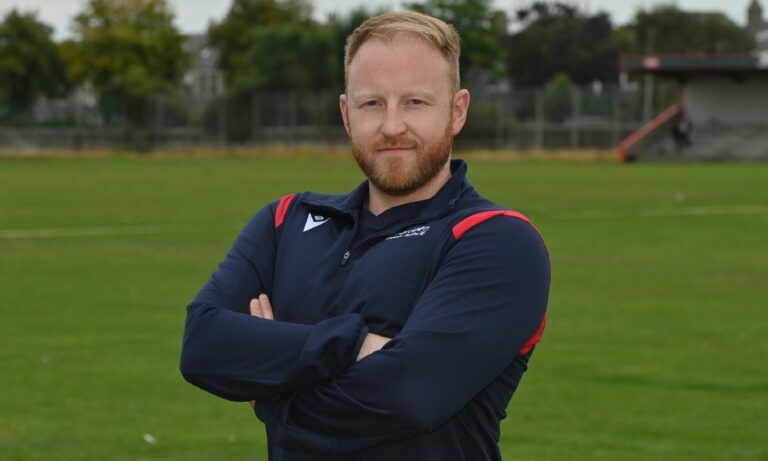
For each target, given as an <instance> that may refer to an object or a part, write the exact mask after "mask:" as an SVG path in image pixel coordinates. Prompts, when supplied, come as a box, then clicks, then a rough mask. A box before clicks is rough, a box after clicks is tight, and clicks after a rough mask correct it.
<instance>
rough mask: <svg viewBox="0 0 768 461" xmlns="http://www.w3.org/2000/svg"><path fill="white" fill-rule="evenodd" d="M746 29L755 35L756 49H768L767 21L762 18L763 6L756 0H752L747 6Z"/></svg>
mask: <svg viewBox="0 0 768 461" xmlns="http://www.w3.org/2000/svg"><path fill="white" fill-rule="evenodd" d="M747 30H748V31H750V32H752V34H753V35H754V36H755V43H756V44H757V49H758V50H760V51H768V21H766V20H765V19H764V18H763V7H762V5H760V2H759V1H758V0H752V2H751V3H750V4H749V8H747Z"/></svg>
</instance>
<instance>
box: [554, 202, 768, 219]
mask: <svg viewBox="0 0 768 461" xmlns="http://www.w3.org/2000/svg"><path fill="white" fill-rule="evenodd" d="M759 214H768V205H720V206H690V207H680V206H678V207H661V208H638V209H634V210H631V209H624V210H616V209H596V210H574V211H561V212H554V213H547V214H546V215H543V214H542V217H549V218H554V219H563V220H572V219H573V220H576V219H611V218H669V217H687V216H729V215H759Z"/></svg>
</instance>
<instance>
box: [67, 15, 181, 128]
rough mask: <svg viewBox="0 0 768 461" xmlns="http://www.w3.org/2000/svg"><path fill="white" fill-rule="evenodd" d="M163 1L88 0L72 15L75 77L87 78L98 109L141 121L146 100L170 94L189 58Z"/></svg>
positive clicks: (132, 122)
mask: <svg viewBox="0 0 768 461" xmlns="http://www.w3.org/2000/svg"><path fill="white" fill-rule="evenodd" d="M173 18H174V14H173V11H172V10H171V8H170V7H169V5H168V3H167V2H166V1H165V0H90V1H89V2H88V4H87V5H86V7H85V10H84V11H83V12H81V13H80V14H78V15H77V17H76V18H75V21H74V31H75V34H76V36H77V40H76V43H77V50H76V53H70V55H71V57H72V59H73V61H75V62H74V63H73V65H74V70H73V74H74V76H75V77H77V78H80V79H83V80H87V81H90V82H91V83H92V84H93V87H94V89H95V90H96V92H97V94H98V96H99V101H100V105H101V108H102V111H103V113H105V115H106V116H107V117H108V118H109V116H110V115H112V114H114V113H116V112H119V113H121V114H122V115H123V117H124V118H125V119H126V120H127V121H128V122H130V123H131V124H133V125H134V126H136V125H140V124H141V122H142V117H143V115H144V112H145V106H146V104H147V100H148V98H149V97H150V96H152V95H157V94H162V93H171V92H173V91H175V90H176V88H177V87H178V83H179V81H180V80H181V77H182V76H183V73H184V71H185V69H186V67H187V65H188V63H189V56H188V55H187V54H186V52H185V51H184V50H183V47H182V46H183V38H182V36H181V34H180V33H179V32H178V31H177V30H176V28H175V27H174V25H173Z"/></svg>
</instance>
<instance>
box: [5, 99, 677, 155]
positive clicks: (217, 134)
mask: <svg viewBox="0 0 768 461" xmlns="http://www.w3.org/2000/svg"><path fill="white" fill-rule="evenodd" d="M338 95H339V92H338V91H318V92H312V93H308V92H289V93H268V94H257V95H255V96H253V97H250V98H239V99H232V98H221V99H217V100H210V101H207V102H202V101H195V100H192V99H189V98H185V97H181V96H179V97H167V96H165V97H155V98H151V99H150V100H149V101H147V103H146V104H144V109H143V112H142V117H141V118H140V120H139V122H138V123H137V122H134V123H132V124H129V123H127V122H126V120H125V119H123V118H121V117H119V116H114V115H113V116H112V117H109V118H108V117H105V116H104V115H103V114H101V113H100V112H99V110H98V105H97V104H96V102H95V98H93V97H82V95H81V96H80V97H70V98H69V99H67V100H57V101H40V102H39V103H38V104H37V106H36V107H35V110H34V111H33V113H31V114H29V116H28V117H27V119H26V120H25V121H21V122H20V121H19V120H18V119H17V120H15V121H14V122H13V123H12V124H11V123H8V122H7V120H6V123H3V121H2V119H1V118H0V152H2V150H11V149H27V148H29V149H58V148H60V149H68V150H80V149H83V150H87V149H111V148H128V149H136V150H151V149H156V148H163V149H188V148H192V147H195V148H211V149H216V148H222V147H229V146H241V145H242V146H248V145H259V144H275V143H280V144H292V143H315V144H318V145H339V144H344V143H346V134H345V132H344V129H343V126H342V122H341V117H340V115H339V106H338ZM676 97H677V96H676V93H675V89H674V88H665V87H663V86H657V87H656V89H655V91H654V94H653V97H652V98H651V99H650V100H651V101H652V102H653V105H652V106H651V107H650V108H649V107H648V100H649V98H648V97H646V96H645V95H644V94H643V87H642V86H639V85H624V86H621V87H620V86H618V85H617V86H612V87H601V86H599V85H595V86H589V87H576V86H571V85H560V86H553V85H550V86H548V87H546V88H543V89H534V88H508V87H506V86H492V87H486V88H483V89H479V90H477V89H476V90H473V91H472V103H471V107H470V113H469V118H468V121H467V124H466V126H465V128H464V130H463V132H462V133H461V134H460V135H459V137H458V138H457V140H456V143H457V147H459V148H489V149H582V148H613V147H615V146H616V145H617V144H618V143H619V141H620V140H621V139H623V138H624V137H626V136H627V135H628V134H629V133H631V132H632V131H634V130H635V129H637V128H638V127H639V126H640V125H641V124H642V123H643V121H644V120H646V119H648V118H649V116H651V115H653V114H655V113H656V112H658V111H659V110H661V109H663V108H664V107H665V105H666V104H669V103H671V102H673V101H674V100H675V99H676ZM0 114H2V110H1V109H0Z"/></svg>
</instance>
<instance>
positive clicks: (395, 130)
mask: <svg viewBox="0 0 768 461" xmlns="http://www.w3.org/2000/svg"><path fill="white" fill-rule="evenodd" d="M406 130H407V128H406V124H405V120H404V119H403V114H402V113H401V110H400V107H398V105H396V104H393V105H390V106H388V107H387V112H386V114H385V115H384V123H382V125H381V134H383V135H384V136H386V137H389V138H391V137H395V136H399V135H401V134H403V133H405V132H406Z"/></svg>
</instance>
